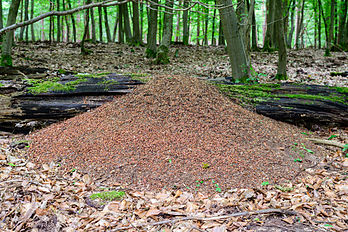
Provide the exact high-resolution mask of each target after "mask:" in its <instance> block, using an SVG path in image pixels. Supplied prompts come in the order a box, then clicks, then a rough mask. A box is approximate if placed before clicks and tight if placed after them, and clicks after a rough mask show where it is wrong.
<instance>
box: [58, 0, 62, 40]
mask: <svg viewBox="0 0 348 232" xmlns="http://www.w3.org/2000/svg"><path fill="white" fill-rule="evenodd" d="M57 11H60V1H59V0H57ZM61 31H62V30H61V25H60V16H59V15H58V16H57V42H58V43H59V42H60V41H61V40H60V39H61V34H62V33H61Z"/></svg>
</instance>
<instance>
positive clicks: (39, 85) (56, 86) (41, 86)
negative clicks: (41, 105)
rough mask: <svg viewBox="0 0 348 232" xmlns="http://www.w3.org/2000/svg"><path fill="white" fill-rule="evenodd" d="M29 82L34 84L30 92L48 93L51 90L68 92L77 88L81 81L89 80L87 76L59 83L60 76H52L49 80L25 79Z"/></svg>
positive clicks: (29, 88)
mask: <svg viewBox="0 0 348 232" xmlns="http://www.w3.org/2000/svg"><path fill="white" fill-rule="evenodd" d="M25 80H26V81H27V82H28V84H30V85H32V87H28V90H29V93H32V94H39V93H47V92H49V91H55V92H68V91H71V90H75V89H76V85H78V84H79V83H82V82H85V81H87V79H86V78H78V79H76V80H74V81H70V82H68V83H66V84H61V83H59V82H58V81H59V78H51V79H49V80H45V81H42V80H34V79H25Z"/></svg>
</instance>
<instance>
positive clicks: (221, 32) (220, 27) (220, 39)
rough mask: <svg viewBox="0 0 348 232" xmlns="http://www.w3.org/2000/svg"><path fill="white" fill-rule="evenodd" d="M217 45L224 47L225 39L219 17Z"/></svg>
mask: <svg viewBox="0 0 348 232" xmlns="http://www.w3.org/2000/svg"><path fill="white" fill-rule="evenodd" d="M218 44H219V45H225V37H224V32H223V28H222V20H221V16H220V22H219V43H218Z"/></svg>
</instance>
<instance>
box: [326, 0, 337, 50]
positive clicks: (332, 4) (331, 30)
mask: <svg viewBox="0 0 348 232" xmlns="http://www.w3.org/2000/svg"><path fill="white" fill-rule="evenodd" d="M335 4H336V1H335V0H331V16H330V28H329V38H328V40H327V44H326V49H327V53H330V51H331V48H332V45H333V32H334V31H333V30H334V25H335Z"/></svg>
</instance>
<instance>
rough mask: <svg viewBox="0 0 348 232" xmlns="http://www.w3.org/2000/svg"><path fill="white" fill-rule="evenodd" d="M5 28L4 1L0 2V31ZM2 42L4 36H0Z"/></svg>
mask: <svg viewBox="0 0 348 232" xmlns="http://www.w3.org/2000/svg"><path fill="white" fill-rule="evenodd" d="M2 28H4V19H3V12H2V0H0V29H2ZM0 42H2V35H0Z"/></svg>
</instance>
